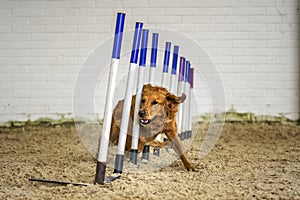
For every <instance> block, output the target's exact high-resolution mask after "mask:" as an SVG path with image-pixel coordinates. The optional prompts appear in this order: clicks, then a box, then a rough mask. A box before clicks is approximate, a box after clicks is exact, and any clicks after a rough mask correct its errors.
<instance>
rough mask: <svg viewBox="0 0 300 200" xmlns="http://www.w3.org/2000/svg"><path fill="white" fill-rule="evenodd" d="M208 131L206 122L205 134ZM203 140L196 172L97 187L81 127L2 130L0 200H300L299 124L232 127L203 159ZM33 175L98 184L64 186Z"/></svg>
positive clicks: (194, 149)
mask: <svg viewBox="0 0 300 200" xmlns="http://www.w3.org/2000/svg"><path fill="white" fill-rule="evenodd" d="M207 127H208V126H207V124H201V125H200V128H199V133H201V132H202V133H204V132H205V131H206V130H207ZM198 135H199V136H198ZM200 135H201V134H197V136H196V138H195V140H194V142H193V144H192V146H191V148H190V149H189V150H188V155H189V157H190V159H191V160H192V162H193V163H194V164H195V165H197V167H198V171H197V172H187V171H185V170H184V168H183V165H182V163H181V161H180V160H177V161H175V162H173V163H172V164H171V165H170V166H167V167H165V168H163V169H161V170H157V171H154V172H149V173H126V174H123V175H122V177H121V178H120V179H118V180H116V181H114V182H112V183H111V184H106V185H93V181H94V173H95V160H94V158H93V157H92V156H90V154H89V153H88V152H87V150H86V149H85V147H84V146H83V145H82V143H81V141H80V139H79V136H78V134H77V132H76V129H75V127H74V126H72V125H68V126H65V125H64V126H62V125H56V126H25V127H19V128H1V129H0V154H1V157H0V159H1V160H0V163H1V164H0V167H1V168H0V169H1V173H0V199H263V198H264V199H300V126H297V125H293V124H281V123H226V124H225V126H224V129H223V132H222V135H221V137H220V139H219V140H218V143H217V144H216V146H215V148H214V149H213V150H212V151H211V152H210V154H208V155H207V156H206V157H204V158H199V148H200V145H201V142H202V141H201V137H200ZM110 172H111V169H108V173H110ZM31 177H35V178H43V179H51V180H61V181H71V182H84V183H90V184H91V185H89V186H86V187H78V186H72V185H67V186H60V185H55V184H47V183H38V182H31V181H28V178H31Z"/></svg>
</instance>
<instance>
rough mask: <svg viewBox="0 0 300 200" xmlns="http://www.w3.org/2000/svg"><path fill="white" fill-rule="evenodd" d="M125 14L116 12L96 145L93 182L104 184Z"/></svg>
mask: <svg viewBox="0 0 300 200" xmlns="http://www.w3.org/2000/svg"><path fill="white" fill-rule="evenodd" d="M124 22H125V14H124V13H118V15H117V20H116V27H115V37H114V45H113V51H112V60H111V63H110V70H109V81H108V88H107V92H106V100H105V111H104V122H103V129H102V135H101V139H100V141H99V146H98V154H97V166H96V177H95V183H98V184H104V177H105V171H106V161H107V152H108V144H109V134H110V127H111V120H112V117H111V116H112V113H113V103H112V102H113V95H114V93H115V88H116V83H117V73H118V66H119V60H120V54H121V46H122V37H123V30H124Z"/></svg>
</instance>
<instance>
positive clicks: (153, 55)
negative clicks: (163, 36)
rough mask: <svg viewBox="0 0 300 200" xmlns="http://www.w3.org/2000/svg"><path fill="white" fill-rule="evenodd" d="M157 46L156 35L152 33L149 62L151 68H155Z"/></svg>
mask: <svg viewBox="0 0 300 200" xmlns="http://www.w3.org/2000/svg"><path fill="white" fill-rule="evenodd" d="M157 46H158V33H153V34H152V49H151V61H150V66H151V67H156V59H157Z"/></svg>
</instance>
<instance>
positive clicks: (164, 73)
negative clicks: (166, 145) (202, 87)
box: [153, 42, 171, 156]
mask: <svg viewBox="0 0 300 200" xmlns="http://www.w3.org/2000/svg"><path fill="white" fill-rule="evenodd" d="M170 50H171V42H166V45H165V53H164V63H163V71H162V77H161V87H164V86H165V85H167V76H168V71H169V62H170ZM156 139H157V140H158V141H163V137H162V135H161V134H160V135H158V136H157V137H156ZM153 154H154V155H156V156H159V155H160V149H159V148H154V149H153Z"/></svg>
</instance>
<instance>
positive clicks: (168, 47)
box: [161, 42, 171, 87]
mask: <svg viewBox="0 0 300 200" xmlns="http://www.w3.org/2000/svg"><path fill="white" fill-rule="evenodd" d="M170 50H171V42H166V46H165V54H164V63H163V72H162V77H161V86H162V87H163V86H164V85H167V75H168V71H169V62H170Z"/></svg>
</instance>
